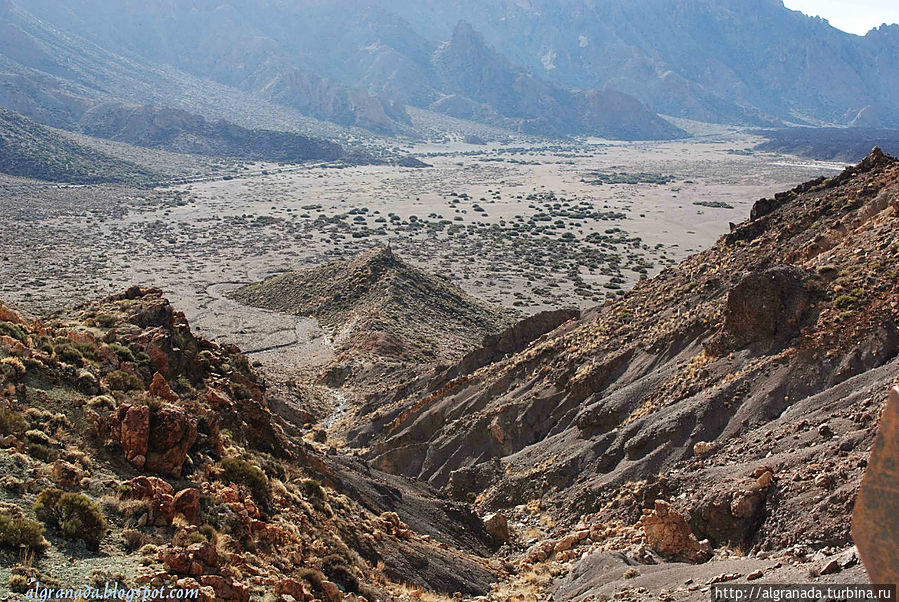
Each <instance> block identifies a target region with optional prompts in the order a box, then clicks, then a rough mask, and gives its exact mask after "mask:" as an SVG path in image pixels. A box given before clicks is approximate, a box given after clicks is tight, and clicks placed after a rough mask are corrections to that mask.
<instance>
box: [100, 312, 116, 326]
mask: <svg viewBox="0 0 899 602" xmlns="http://www.w3.org/2000/svg"><path fill="white" fill-rule="evenodd" d="M96 321H97V324H99V325H100V326H102V327H103V328H112V327H113V326H115V323H116V317H115V316H114V315H112V314H100V315H98V316H97V317H96Z"/></svg>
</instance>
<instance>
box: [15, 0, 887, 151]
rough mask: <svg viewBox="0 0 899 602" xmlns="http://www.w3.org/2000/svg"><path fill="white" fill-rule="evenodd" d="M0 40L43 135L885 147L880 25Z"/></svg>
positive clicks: (251, 2)
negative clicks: (853, 29) (72, 121)
mask: <svg viewBox="0 0 899 602" xmlns="http://www.w3.org/2000/svg"><path fill="white" fill-rule="evenodd" d="M0 31H2V32H3V35H2V36H0V83H2V86H0V104H2V105H3V106H7V107H8V108H12V109H13V110H17V111H20V112H22V113H24V114H26V115H29V116H31V117H33V118H35V119H38V120H40V121H42V122H44V123H48V124H51V125H60V124H58V123H52V122H51V121H49V120H50V119H63V118H66V116H68V115H69V114H70V113H75V114H77V113H78V112H79V111H83V110H84V105H87V106H91V105H92V104H93V103H95V102H98V101H111V100H116V101H125V102H128V103H132V104H154V105H161V106H173V107H176V108H183V109H188V110H190V111H191V112H196V113H201V114H203V115H204V116H206V117H215V118H222V117H224V116H226V113H227V109H226V107H229V106H231V107H235V108H236V109H238V112H239V113H242V114H243V115H244V116H248V115H249V116H252V115H253V114H258V113H259V111H257V110H249V109H248V108H247V107H246V106H243V107H242V106H241V105H242V104H245V103H256V102H259V103H263V106H265V107H266V108H271V110H276V109H274V108H273V107H279V106H280V107H285V108H289V109H292V110H295V111H297V112H299V113H301V114H303V115H307V116H310V117H312V118H315V119H319V120H326V121H330V122H333V123H335V124H339V125H342V126H359V127H362V128H365V129H368V130H370V131H372V132H376V133H379V134H385V135H411V136H415V135H416V132H415V129H414V126H413V124H412V121H411V119H410V117H409V115H408V113H407V112H406V109H405V105H412V106H415V107H419V108H426V109H430V110H433V111H437V112H442V113H445V114H448V115H452V116H456V117H464V118H468V119H473V120H478V121H482V122H486V123H489V124H492V125H501V126H503V127H507V128H512V129H520V130H522V131H525V132H528V133H536V134H548V135H558V134H578V135H599V136H608V137H614V138H624V139H633V138H647V139H651V138H670V137H673V136H676V135H683V134H682V133H681V132H679V131H678V130H676V129H675V128H674V126H672V125H670V124H668V123H665V122H663V121H661V120H660V119H659V117H658V116H657V115H656V114H663V115H670V116H674V117H682V118H689V119H694V120H699V121H706V122H718V123H732V124H752V125H766V126H772V125H773V126H780V125H784V124H799V125H811V126H820V125H857V126H864V127H870V128H883V127H899V100H897V99H899V59H897V57H899V25H889V26H882V27H880V28H877V29H874V30H872V31H870V32H869V33H868V34H867V35H865V36H854V35H851V34H847V33H845V32H842V31H839V30H837V29H835V28H833V27H831V26H830V25H829V24H828V23H827V22H826V21H824V20H822V19H819V18H812V17H807V16H805V15H803V14H801V13H799V12H796V11H791V10H788V9H787V8H785V7H784V5H783V3H782V1H781V0H645V1H643V2H636V3H634V2H625V1H623V0H527V1H524V0H481V1H478V2H469V1H462V0H440V1H439V2H438V1H437V0H415V1H414V2H413V1H411V0H389V1H388V0H366V1H364V2H363V1H361V0H297V1H295V2H290V3H287V2H263V1H262V0H223V1H222V2H218V3H210V2H206V1H202V0H178V1H166V0H147V1H145V2H136V1H125V2H115V3H110V2H106V1H104V0H70V1H67V2H62V1H61V0H30V1H29V2H27V3H26V2H24V1H21V0H5V1H4V3H3V4H2V5H0ZM213 84H214V86H213ZM212 88H214V90H215V92H214V93H213V94H212V95H210V94H208V93H207V92H206V90H207V89H212ZM219 94H222V95H224V96H225V97H227V98H215V97H214V96H216V95H219ZM213 113H214V114H213ZM229 120H230V119H229ZM238 123H241V125H246V124H245V123H243V122H240V121H239V120H238ZM266 127H269V126H266Z"/></svg>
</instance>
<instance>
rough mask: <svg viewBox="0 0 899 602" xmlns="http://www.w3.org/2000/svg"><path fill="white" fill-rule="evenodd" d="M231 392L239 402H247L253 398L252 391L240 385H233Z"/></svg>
mask: <svg viewBox="0 0 899 602" xmlns="http://www.w3.org/2000/svg"><path fill="white" fill-rule="evenodd" d="M231 392H232V393H233V394H234V398H235V399H237V400H238V401H247V400H248V399H252V397H253V394H252V393H250V390H249V389H248V388H246V387H245V386H244V385H242V384H240V383H231Z"/></svg>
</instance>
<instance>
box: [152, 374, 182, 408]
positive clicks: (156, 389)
mask: <svg viewBox="0 0 899 602" xmlns="http://www.w3.org/2000/svg"><path fill="white" fill-rule="evenodd" d="M149 391H150V395H152V396H154V397H159V398H160V399H164V400H166V401H168V402H169V403H174V402H176V401H178V396H177V395H175V393H174V392H173V391H172V389H171V387H169V383H168V381H167V380H166V379H165V377H164V376H163V375H162V374H160V373H159V372H156V373H154V374H153V382H151V383H150V388H149Z"/></svg>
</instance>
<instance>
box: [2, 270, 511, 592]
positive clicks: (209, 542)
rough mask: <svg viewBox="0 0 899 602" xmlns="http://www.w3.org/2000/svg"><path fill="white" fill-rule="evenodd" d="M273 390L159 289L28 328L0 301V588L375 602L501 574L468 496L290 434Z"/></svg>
mask: <svg viewBox="0 0 899 602" xmlns="http://www.w3.org/2000/svg"><path fill="white" fill-rule="evenodd" d="M271 401H272V394H271V393H270V392H268V391H267V390H266V387H265V383H264V379H263V378H262V377H261V376H260V375H258V374H256V373H255V372H254V370H253V369H252V368H251V367H250V365H249V361H248V360H247V358H246V357H245V356H243V355H242V354H241V353H240V352H239V351H238V350H237V349H236V348H234V347H233V346H224V347H223V346H219V345H217V344H215V343H213V342H210V341H207V340H204V339H202V338H199V337H196V336H194V334H193V333H192V332H191V329H190V327H189V325H188V324H187V323H186V321H185V320H184V316H183V314H181V313H179V312H177V311H175V310H174V308H173V307H172V306H171V305H170V304H169V303H168V301H166V300H165V299H164V298H162V296H161V293H160V291H158V290H154V289H142V288H138V287H134V288H132V289H129V290H128V291H126V292H124V293H121V294H118V295H114V296H112V297H109V298H106V299H103V300H101V301H98V302H96V303H93V304H90V305H88V306H85V307H83V308H80V309H77V310H74V311H71V312H68V313H65V314H57V315H54V316H46V317H45V319H44V320H35V321H32V320H30V319H25V318H22V317H20V316H19V315H17V314H16V313H14V312H12V311H10V310H9V309H8V308H6V307H4V306H2V305H0V465H2V467H3V473H4V475H3V485H2V487H0V510H2V511H0V555H2V557H3V558H4V562H3V563H2V564H0V583H2V585H0V589H2V591H4V592H6V593H14V594H17V595H18V594H22V595H24V592H25V590H26V589H29V588H33V587H34V582H35V580H39V581H40V582H41V585H42V586H43V587H45V588H46V587H59V586H60V584H62V585H63V586H64V587H76V586H77V587H81V586H83V585H84V584H90V585H92V586H98V587H100V590H101V592H102V590H103V587H104V586H103V583H104V582H106V581H109V582H110V583H112V582H118V583H119V587H120V588H122V587H124V588H131V587H154V588H155V587H165V588H171V587H176V586H177V587H182V588H199V589H200V592H201V596H200V598H199V599H200V600H203V601H204V602H213V600H235V601H241V602H247V601H248V600H250V599H254V600H261V599H262V598H263V597H264V596H267V595H268V596H271V595H272V594H277V595H279V596H280V595H282V594H283V595H290V596H293V599H295V600H313V599H316V600H324V601H328V602H339V601H340V600H344V599H346V600H361V599H367V600H370V601H372V602H374V601H375V600H395V599H397V598H399V597H400V596H402V595H404V594H406V593H417V594H418V595H421V589H422V588H424V589H427V590H433V591H437V592H443V593H445V594H452V593H453V592H456V591H458V592H462V593H464V594H465V595H467V596H471V595H477V594H484V593H486V592H487V591H488V590H489V584H490V583H491V582H492V581H494V579H495V578H496V577H497V576H499V575H501V574H504V573H505V569H503V568H502V567H501V566H500V565H499V564H498V563H491V562H489V561H488V559H487V556H488V555H489V554H490V550H491V547H492V543H491V541H490V538H489V536H488V535H487V533H486V532H485V530H484V526H483V524H482V523H481V521H480V519H479V518H478V517H477V516H476V515H474V514H473V513H472V512H471V510H470V508H469V507H467V506H466V505H465V504H455V503H449V502H445V501H441V500H439V499H438V498H437V497H436V495H435V494H434V492H433V491H432V490H430V489H429V488H427V487H423V486H421V485H416V484H414V483H411V482H407V481H405V480H403V479H397V478H395V477H392V476H391V475H386V474H382V473H379V472H378V471H372V470H371V469H370V468H368V467H366V466H365V465H364V464H362V463H360V462H359V461H358V459H354V458H350V457H342V456H341V457H335V456H334V455H333V454H331V455H328V454H327V453H326V452H327V446H324V445H320V444H318V443H315V442H314V441H312V440H311V433H309V434H310V437H309V440H308V441H304V440H303V439H302V438H294V439H289V438H287V437H286V436H285V435H284V433H283V431H281V429H280V427H278V426H277V424H276V423H275V422H276V421H275V417H273V416H272V414H271V412H270V411H269V409H268V404H269V403H270V402H271ZM60 504H61V505H60ZM73 508H74V509H73ZM72 525H77V527H75V528H73V527H72ZM22 559H24V560H22ZM357 596H358V597H357ZM16 599H17V598H16ZM284 599H288V598H284Z"/></svg>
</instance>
